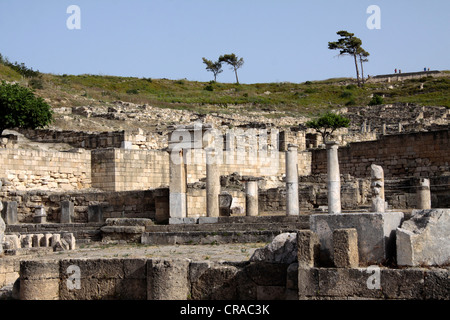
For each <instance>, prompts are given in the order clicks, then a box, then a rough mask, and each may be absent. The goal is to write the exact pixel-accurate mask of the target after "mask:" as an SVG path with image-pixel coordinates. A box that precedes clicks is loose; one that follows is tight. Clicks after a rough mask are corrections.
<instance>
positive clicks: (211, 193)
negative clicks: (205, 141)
mask: <svg viewBox="0 0 450 320" xmlns="http://www.w3.org/2000/svg"><path fill="white" fill-rule="evenodd" d="M205 153H206V215H207V216H208V217H218V216H219V212H220V210H219V195H220V171H219V168H218V165H217V161H216V158H215V157H216V154H215V152H214V149H211V148H208V149H205Z"/></svg>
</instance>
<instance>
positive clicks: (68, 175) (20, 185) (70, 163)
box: [0, 148, 91, 190]
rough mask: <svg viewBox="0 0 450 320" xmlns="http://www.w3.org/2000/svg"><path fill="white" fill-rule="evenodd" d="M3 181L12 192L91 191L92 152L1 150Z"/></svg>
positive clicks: (0, 161) (1, 175) (0, 169)
mask: <svg viewBox="0 0 450 320" xmlns="http://www.w3.org/2000/svg"><path fill="white" fill-rule="evenodd" d="M0 164H1V165H0V178H3V179H2V180H3V182H4V185H5V186H6V187H7V188H10V189H18V190H24V189H58V188H59V189H64V190H76V189H82V188H90V187H91V154H90V152H84V151H82V150H80V151H79V152H57V151H42V150H24V149H9V148H4V149H0Z"/></svg>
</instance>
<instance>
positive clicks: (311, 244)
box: [297, 230, 320, 268]
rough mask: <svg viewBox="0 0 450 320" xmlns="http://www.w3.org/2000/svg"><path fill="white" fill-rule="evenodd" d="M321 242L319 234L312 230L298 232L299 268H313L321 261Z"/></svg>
mask: <svg viewBox="0 0 450 320" xmlns="http://www.w3.org/2000/svg"><path fill="white" fill-rule="evenodd" d="M319 253H320V242H319V238H318V237H317V234H315V233H314V232H312V231H310V230H300V231H298V232H297V261H298V265H299V268H312V267H314V266H315V265H316V264H317V262H318V259H319Z"/></svg>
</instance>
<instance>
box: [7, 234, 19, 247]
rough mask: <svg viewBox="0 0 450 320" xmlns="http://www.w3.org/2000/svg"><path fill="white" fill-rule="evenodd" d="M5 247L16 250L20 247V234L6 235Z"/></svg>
mask: <svg viewBox="0 0 450 320" xmlns="http://www.w3.org/2000/svg"><path fill="white" fill-rule="evenodd" d="M4 239H5V242H4V249H10V250H16V249H20V239H19V236H17V235H15V234H13V235H5V238H4Z"/></svg>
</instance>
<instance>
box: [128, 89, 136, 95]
mask: <svg viewBox="0 0 450 320" xmlns="http://www.w3.org/2000/svg"><path fill="white" fill-rule="evenodd" d="M127 93H128V94H139V90H138V89H129V90H127Z"/></svg>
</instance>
